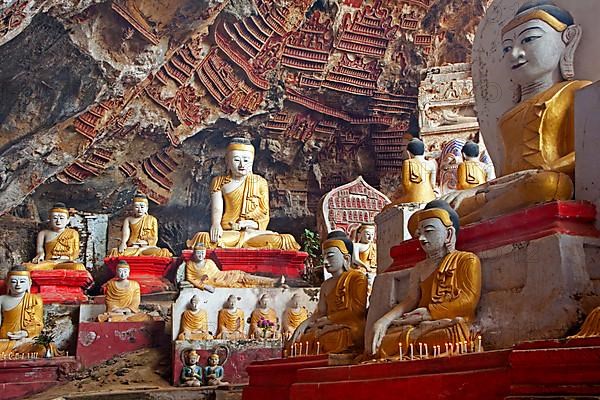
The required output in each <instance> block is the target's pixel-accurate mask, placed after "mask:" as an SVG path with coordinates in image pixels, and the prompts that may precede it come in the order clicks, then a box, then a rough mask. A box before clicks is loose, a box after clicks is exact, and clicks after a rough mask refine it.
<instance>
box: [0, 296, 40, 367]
mask: <svg viewBox="0 0 600 400" xmlns="http://www.w3.org/2000/svg"><path fill="white" fill-rule="evenodd" d="M43 328H44V303H43V302H42V297H41V296H40V295H39V294H31V293H25V295H24V296H23V298H22V299H21V301H20V302H19V303H18V304H17V305H16V306H15V307H14V308H12V309H10V310H2V325H0V354H3V353H4V354H9V353H37V354H38V355H39V356H43V355H44V346H41V345H35V344H33V343H31V342H25V343H23V342H22V341H19V340H10V339H8V332H18V331H22V330H23V331H27V337H28V338H29V339H33V338H34V337H35V336H38V335H39V334H40V333H41V332H42V329H43Z"/></svg>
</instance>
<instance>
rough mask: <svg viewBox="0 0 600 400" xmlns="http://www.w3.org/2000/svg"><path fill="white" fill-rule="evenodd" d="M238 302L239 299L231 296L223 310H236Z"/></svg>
mask: <svg viewBox="0 0 600 400" xmlns="http://www.w3.org/2000/svg"><path fill="white" fill-rule="evenodd" d="M237 301H238V298H237V297H235V296H234V295H231V296H229V297H228V298H227V301H225V305H224V307H223V308H226V309H229V310H235V308H236V307H237Z"/></svg>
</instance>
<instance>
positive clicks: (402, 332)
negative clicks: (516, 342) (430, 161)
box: [366, 200, 481, 358]
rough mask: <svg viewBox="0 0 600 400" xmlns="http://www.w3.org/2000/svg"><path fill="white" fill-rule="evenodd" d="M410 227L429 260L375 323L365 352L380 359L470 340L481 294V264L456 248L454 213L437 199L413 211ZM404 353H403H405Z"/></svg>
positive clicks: (415, 269)
mask: <svg viewBox="0 0 600 400" xmlns="http://www.w3.org/2000/svg"><path fill="white" fill-rule="evenodd" d="M408 229H409V231H410V233H411V235H412V236H413V237H416V238H418V239H419V242H420V244H421V247H422V248H423V250H424V251H425V253H426V255H427V258H426V259H425V260H424V261H421V262H419V263H417V264H416V265H415V266H414V268H413V269H412V270H411V272H410V278H409V288H408V293H407V295H406V297H405V298H404V299H403V300H402V301H401V302H400V303H399V304H398V305H396V306H394V307H393V308H392V309H391V310H390V311H388V312H387V313H386V314H385V315H383V316H382V317H381V318H379V319H378V320H377V322H375V324H374V325H373V329H372V330H371V331H370V334H369V337H367V338H366V339H367V340H366V346H367V349H366V350H367V351H369V354H370V355H376V356H378V357H380V358H385V357H389V356H394V355H397V354H398V352H399V347H400V346H399V345H400V344H401V345H402V346H403V348H404V349H405V351H406V350H407V349H408V348H409V346H410V344H415V343H417V342H419V343H424V344H428V345H429V346H430V348H431V346H436V345H439V346H441V348H444V347H445V346H444V345H445V343H456V342H464V341H470V340H471V339H472V338H471V337H470V330H471V329H470V328H471V323H472V322H473V320H474V319H475V310H476V308H477V304H478V303H479V297H480V295H481V264H480V261H479V258H478V257H477V256H476V255H475V254H473V253H468V252H464V251H457V250H456V249H455V247H454V246H455V244H456V237H457V233H458V230H459V222H458V215H457V214H456V212H455V211H454V210H453V209H452V208H450V206H449V205H448V204H447V203H445V202H444V201H441V200H434V201H432V202H431V203H428V204H427V206H425V209H423V210H420V211H417V212H416V213H414V214H413V215H412V216H411V218H410V219H409V221H408ZM405 354H406V353H405Z"/></svg>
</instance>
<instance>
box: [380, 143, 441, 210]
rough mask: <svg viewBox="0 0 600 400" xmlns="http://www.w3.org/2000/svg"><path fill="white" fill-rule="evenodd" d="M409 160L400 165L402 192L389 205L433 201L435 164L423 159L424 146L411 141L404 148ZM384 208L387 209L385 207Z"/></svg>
mask: <svg viewBox="0 0 600 400" xmlns="http://www.w3.org/2000/svg"><path fill="white" fill-rule="evenodd" d="M406 150H407V152H408V156H409V158H408V159H407V160H404V162H403V163H402V191H401V192H400V191H398V192H397V193H396V194H395V195H394V200H393V201H392V203H391V205H398V204H403V203H427V202H429V201H431V200H433V199H435V193H434V191H433V189H434V188H435V179H436V174H437V167H436V165H435V162H430V161H428V160H426V159H425V144H424V143H423V142H422V141H421V140H419V139H416V138H414V139H411V141H410V142H409V143H408V145H407V146H406ZM386 207H389V205H388V206H386Z"/></svg>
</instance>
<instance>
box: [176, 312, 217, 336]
mask: <svg viewBox="0 0 600 400" xmlns="http://www.w3.org/2000/svg"><path fill="white" fill-rule="evenodd" d="M212 339H213V337H212V335H211V334H210V333H208V315H207V314H206V310H200V311H198V312H196V313H195V312H193V311H192V310H185V311H184V312H183V314H182V315H181V329H180V333H179V336H178V337H177V340H212Z"/></svg>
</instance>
